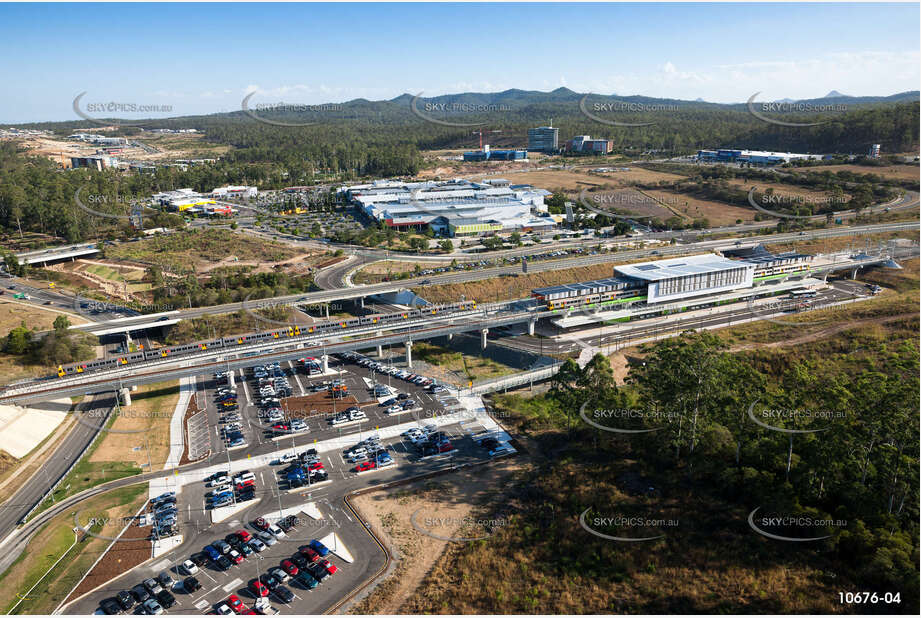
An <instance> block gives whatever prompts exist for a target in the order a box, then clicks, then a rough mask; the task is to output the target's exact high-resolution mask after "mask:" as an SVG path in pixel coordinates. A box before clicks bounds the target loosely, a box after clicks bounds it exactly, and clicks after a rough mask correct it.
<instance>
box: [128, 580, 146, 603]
mask: <svg viewBox="0 0 921 618" xmlns="http://www.w3.org/2000/svg"><path fill="white" fill-rule="evenodd" d="M131 594H133V595H134V600H135V601H137V602H138V603H143V602H144V601H146V600H147V599H149V598H150V593H149V592H147V588H146V587H145V586H144V584H138V585H137V586H135V587H134V588H132V589H131Z"/></svg>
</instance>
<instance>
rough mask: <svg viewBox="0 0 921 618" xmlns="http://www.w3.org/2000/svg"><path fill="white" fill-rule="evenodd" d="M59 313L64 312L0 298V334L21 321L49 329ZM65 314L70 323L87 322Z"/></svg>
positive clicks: (30, 325) (31, 325) (26, 302)
mask: <svg viewBox="0 0 921 618" xmlns="http://www.w3.org/2000/svg"><path fill="white" fill-rule="evenodd" d="M60 315H65V314H64V313H62V312H60V311H49V310H47V309H42V308H40V307H37V306H35V305H33V304H31V303H29V302H28V301H25V300H23V301H13V300H0V334H2V335H6V333H8V332H9V331H11V330H12V329H14V328H16V327H17V326H19V325H20V324H21V323H22V322H25V323H26V326H27V327H28V328H33V329H37V330H50V329H51V327H52V325H53V324H54V320H55V318H57V317H58V316H60ZM66 316H67V319H68V320H70V323H71V324H86V323H87V320H85V319H83V318H81V317H77V316H75V315H71V314H66Z"/></svg>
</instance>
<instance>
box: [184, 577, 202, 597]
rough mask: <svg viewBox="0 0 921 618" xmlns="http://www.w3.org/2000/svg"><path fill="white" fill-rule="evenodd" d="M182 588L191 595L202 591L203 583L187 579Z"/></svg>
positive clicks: (191, 578) (194, 579) (195, 579)
mask: <svg viewBox="0 0 921 618" xmlns="http://www.w3.org/2000/svg"><path fill="white" fill-rule="evenodd" d="M182 587H183V588H185V591H186V592H188V593H190V594H191V593H193V592H195V591H196V590H201V582H199V581H198V579H197V578H195V577H186V578H185V579H184V580H182Z"/></svg>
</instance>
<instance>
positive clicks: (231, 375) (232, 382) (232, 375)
mask: <svg viewBox="0 0 921 618" xmlns="http://www.w3.org/2000/svg"><path fill="white" fill-rule="evenodd" d="M236 385H237V380H236V370H234V371H228V372H227V386H229V387H230V388H234V387H235V386H236Z"/></svg>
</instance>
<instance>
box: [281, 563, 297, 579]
mask: <svg viewBox="0 0 921 618" xmlns="http://www.w3.org/2000/svg"><path fill="white" fill-rule="evenodd" d="M281 568H283V569H284V570H285V573H287V574H288V575H290V576H291V577H294V576H295V575H297V573H298V569H297V565H296V564H294V563H293V562H291V561H290V560H282V561H281Z"/></svg>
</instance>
